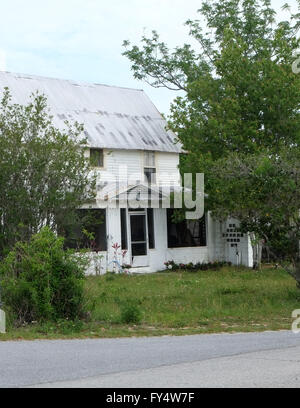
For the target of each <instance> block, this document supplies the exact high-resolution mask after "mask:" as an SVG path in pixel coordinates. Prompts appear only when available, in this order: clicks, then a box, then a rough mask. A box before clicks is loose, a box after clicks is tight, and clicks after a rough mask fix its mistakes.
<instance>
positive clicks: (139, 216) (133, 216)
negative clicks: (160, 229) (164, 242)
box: [129, 211, 149, 267]
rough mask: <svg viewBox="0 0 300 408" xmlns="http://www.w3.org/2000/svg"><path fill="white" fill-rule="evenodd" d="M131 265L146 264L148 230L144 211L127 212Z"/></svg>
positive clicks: (147, 260) (147, 259) (147, 261)
mask: <svg viewBox="0 0 300 408" xmlns="http://www.w3.org/2000/svg"><path fill="white" fill-rule="evenodd" d="M129 220H130V238H131V257H132V267H138V266H148V265H149V256H148V232H147V216H146V211H137V212H130V213H129Z"/></svg>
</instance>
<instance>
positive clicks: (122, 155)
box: [97, 149, 180, 185]
mask: <svg viewBox="0 0 300 408" xmlns="http://www.w3.org/2000/svg"><path fill="white" fill-rule="evenodd" d="M155 160H156V172H157V183H160V184H162V185H169V184H170V183H174V180H175V181H176V183H177V184H178V185H180V174H179V169H178V165H179V154H177V153H165V152H156V153H155ZM120 166H123V167H124V166H126V167H127V173H126V172H125V171H124V170H123V168H121V172H120ZM97 174H98V175H99V180H100V182H101V183H105V182H107V183H109V182H113V181H115V179H114V177H119V180H120V181H126V180H127V179H128V178H129V184H134V183H136V182H137V181H138V180H139V181H144V176H143V174H144V152H143V151H141V150H116V149H115V150H107V149H104V167H103V168H102V169H99V170H97Z"/></svg>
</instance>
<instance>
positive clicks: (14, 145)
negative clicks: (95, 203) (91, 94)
mask: <svg viewBox="0 0 300 408" xmlns="http://www.w3.org/2000/svg"><path fill="white" fill-rule="evenodd" d="M82 130H83V129H82V126H81V125H79V124H78V123H74V124H71V123H67V122H66V129H65V130H64V131H61V130H58V129H56V128H55V127H54V125H53V124H52V117H51V115H50V112H49V109H48V107H47V101H46V98H45V97H44V96H42V95H39V94H35V95H32V96H31V100H30V101H29V103H28V104H27V105H24V106H23V105H18V104H13V103H12V100H11V95H10V93H9V90H8V89H6V90H5V91H4V92H3V95H2V97H1V101H0V152H1V155H0V191H1V193H0V257H3V255H4V254H5V253H6V252H7V251H8V250H9V249H10V248H12V247H13V245H14V244H15V243H16V242H17V241H19V240H21V241H28V240H29V239H30V237H31V236H32V235H33V234H36V233H37V232H39V231H40V230H41V228H42V227H44V226H49V227H51V228H52V229H55V230H57V227H58V225H59V226H60V228H61V226H62V225H63V224H64V223H65V222H67V220H70V219H72V217H73V216H74V213H75V211H76V209H78V208H79V207H80V206H82V204H84V203H88V202H89V201H90V200H91V199H92V198H93V197H94V178H93V176H92V175H91V173H90V172H89V164H88V161H87V160H86V158H85V148H86V141H85V140H84V138H83V137H82V133H83V132H82Z"/></svg>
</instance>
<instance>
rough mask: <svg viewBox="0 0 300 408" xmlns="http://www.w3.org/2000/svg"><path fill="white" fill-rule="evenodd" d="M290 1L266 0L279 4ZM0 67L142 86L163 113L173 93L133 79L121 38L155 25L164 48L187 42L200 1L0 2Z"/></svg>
mask: <svg viewBox="0 0 300 408" xmlns="http://www.w3.org/2000/svg"><path fill="white" fill-rule="evenodd" d="M287 1H288V2H289V4H291V5H292V7H294V10H295V8H296V0H272V3H273V7H274V8H275V9H276V11H277V12H278V14H279V16H280V17H281V16H282V15H283V16H286V15H285V14H284V13H283V12H282V11H281V10H280V8H281V6H282V5H283V4H284V3H286V2H287ZM0 2H1V24H0V71H1V70H3V71H4V70H5V71H10V72H16V73H24V74H32V75H41V76H47V77H54V78H63V79H73V80H77V81H85V82H96V83H101V84H107V85H117V86H124V87H132V88H138V89H144V90H145V92H146V93H147V94H148V96H149V97H150V98H151V99H152V101H153V102H154V103H155V105H156V106H157V108H158V109H159V110H160V111H161V112H164V113H167V112H168V110H169V105H170V102H171V101H172V99H173V98H174V97H176V94H175V93H174V92H172V91H168V90H165V89H153V88H151V87H150V86H148V85H146V84H144V83H143V82H140V81H136V80H134V78H133V75H132V72H131V70H130V62H129V61H128V60H127V59H126V57H123V56H122V52H123V47H122V42H123V40H125V39H129V40H130V41H131V42H132V43H133V44H136V43H138V42H139V40H140V38H141V36H142V35H143V34H147V33H148V34H150V33H151V30H153V29H155V30H157V31H158V32H159V34H160V36H161V39H162V40H163V41H165V42H166V43H167V44H168V45H169V46H170V47H175V46H177V45H182V44H183V43H184V42H191V41H190V39H189V36H188V34H187V27H184V24H183V23H184V22H185V21H186V20H187V19H189V18H191V19H196V18H197V13H196V11H197V9H199V7H200V6H201V1H200V0H110V1H107V0H106V1H104V0H43V1H41V0H26V1H24V0H9V1H7V0H0Z"/></svg>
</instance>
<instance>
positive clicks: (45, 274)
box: [0, 227, 87, 324]
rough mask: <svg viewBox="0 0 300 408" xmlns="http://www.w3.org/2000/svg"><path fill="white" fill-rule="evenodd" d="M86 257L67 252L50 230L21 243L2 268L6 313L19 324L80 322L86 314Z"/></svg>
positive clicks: (2, 264) (8, 256)
mask: <svg viewBox="0 0 300 408" xmlns="http://www.w3.org/2000/svg"><path fill="white" fill-rule="evenodd" d="M86 265H87V261H86V259H85V258H84V257H83V256H79V255H75V254H74V253H73V252H71V251H64V248H63V238H60V237H57V236H56V235H55V234H54V233H53V232H52V231H51V230H50V229H49V228H48V227H45V228H43V229H42V230H41V231H40V232H39V233H38V234H36V235H34V236H33V237H32V238H31V240H30V241H29V242H25V243H23V242H18V243H17V244H16V245H15V246H14V248H13V250H12V251H11V252H10V253H9V254H8V255H7V257H6V258H5V259H4V260H3V262H2V263H1V264H0V285H1V291H2V300H3V302H4V307H5V309H7V310H8V312H9V313H11V314H12V315H13V318H14V320H15V322H16V323H17V324H21V323H30V322H32V321H46V320H55V319H70V320H74V319H79V318H80V317H82V316H83V313H84V308H83V304H84V281H85V277H84V270H85V267H86Z"/></svg>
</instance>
